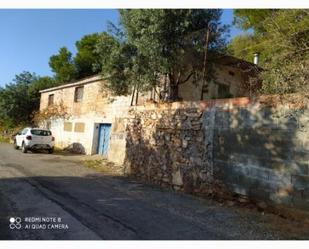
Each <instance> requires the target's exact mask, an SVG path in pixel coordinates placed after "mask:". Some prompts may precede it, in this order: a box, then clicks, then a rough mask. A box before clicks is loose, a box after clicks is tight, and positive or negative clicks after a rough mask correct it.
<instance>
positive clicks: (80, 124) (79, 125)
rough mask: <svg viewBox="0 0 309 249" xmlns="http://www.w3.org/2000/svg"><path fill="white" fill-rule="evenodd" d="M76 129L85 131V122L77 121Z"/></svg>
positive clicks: (76, 130)
mask: <svg viewBox="0 0 309 249" xmlns="http://www.w3.org/2000/svg"><path fill="white" fill-rule="evenodd" d="M74 131H75V132H84V131H85V123H75V126H74Z"/></svg>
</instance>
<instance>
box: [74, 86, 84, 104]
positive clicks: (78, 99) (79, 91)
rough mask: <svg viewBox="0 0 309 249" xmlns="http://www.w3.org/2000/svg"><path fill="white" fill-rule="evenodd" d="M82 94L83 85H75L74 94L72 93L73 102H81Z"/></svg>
mask: <svg viewBox="0 0 309 249" xmlns="http://www.w3.org/2000/svg"><path fill="white" fill-rule="evenodd" d="M83 95H84V87H83V86H81V87H76V88H75V95H74V102H82V100H83Z"/></svg>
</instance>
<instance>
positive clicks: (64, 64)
mask: <svg viewBox="0 0 309 249" xmlns="http://www.w3.org/2000/svg"><path fill="white" fill-rule="evenodd" d="M49 66H50V68H51V69H52V71H53V72H54V73H55V80H56V81H57V82H59V83H67V82H70V81H72V80H75V79H76V78H77V69H76V66H75V64H74V61H73V58H72V53H71V52H70V51H69V50H68V49H67V48H66V47H62V48H60V49H59V52H58V54H56V55H52V56H51V57H50V58H49Z"/></svg>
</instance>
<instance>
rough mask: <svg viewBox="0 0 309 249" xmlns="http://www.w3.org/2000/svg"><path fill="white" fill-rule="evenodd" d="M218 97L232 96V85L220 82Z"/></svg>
mask: <svg viewBox="0 0 309 249" xmlns="http://www.w3.org/2000/svg"><path fill="white" fill-rule="evenodd" d="M218 97H219V98H232V97H233V95H232V94H231V92H230V87H229V86H227V85H223V84H219V86H218Z"/></svg>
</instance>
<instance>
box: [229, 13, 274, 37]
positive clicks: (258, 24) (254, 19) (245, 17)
mask: <svg viewBox="0 0 309 249" xmlns="http://www.w3.org/2000/svg"><path fill="white" fill-rule="evenodd" d="M277 11H278V10H276V9H235V10H234V21H233V23H234V24H235V25H236V26H237V27H238V28H241V29H244V30H249V29H253V30H254V32H256V33H263V32H265V29H264V26H263V22H264V21H265V19H267V18H268V17H269V16H271V15H273V14H275V13H276V12H277Z"/></svg>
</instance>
